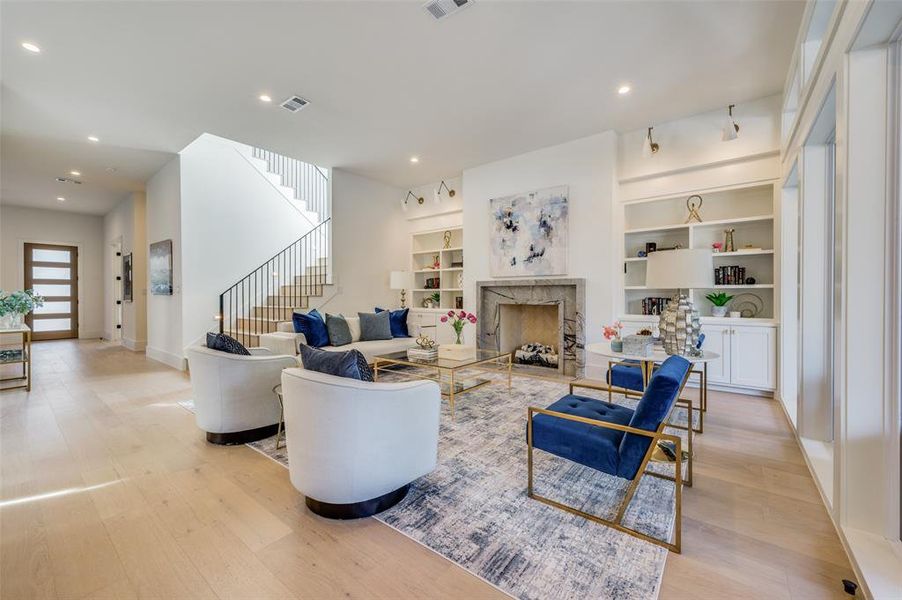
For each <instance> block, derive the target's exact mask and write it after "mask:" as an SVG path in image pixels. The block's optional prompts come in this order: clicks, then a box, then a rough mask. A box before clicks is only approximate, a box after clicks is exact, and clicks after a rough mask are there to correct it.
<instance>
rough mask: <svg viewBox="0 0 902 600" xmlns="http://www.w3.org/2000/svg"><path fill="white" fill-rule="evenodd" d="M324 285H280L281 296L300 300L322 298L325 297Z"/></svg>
mask: <svg viewBox="0 0 902 600" xmlns="http://www.w3.org/2000/svg"><path fill="white" fill-rule="evenodd" d="M323 285H324V284H323V283H315V284H306V283H305V284H303V285H297V284H295V285H280V286H279V295H280V296H287V297H290V298H297V299H298V300H300V299H302V298H309V297H311V296H322V295H323Z"/></svg>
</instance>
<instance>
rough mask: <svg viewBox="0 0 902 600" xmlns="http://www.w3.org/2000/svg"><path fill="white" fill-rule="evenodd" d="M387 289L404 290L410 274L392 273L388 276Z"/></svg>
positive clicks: (403, 272)
mask: <svg viewBox="0 0 902 600" xmlns="http://www.w3.org/2000/svg"><path fill="white" fill-rule="evenodd" d="M388 279H389V282H388V287H389V288H391V289H393V290H404V289H407V288H408V287H409V285H408V284H409V283H410V273H409V272H408V271H392V272H391V273H390V274H389V277H388Z"/></svg>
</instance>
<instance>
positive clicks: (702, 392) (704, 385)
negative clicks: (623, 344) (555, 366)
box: [570, 360, 708, 433]
mask: <svg viewBox="0 0 902 600" xmlns="http://www.w3.org/2000/svg"><path fill="white" fill-rule="evenodd" d="M646 364H647V363H646V362H645V361H639V365H638V366H639V368H640V369H641V370H642V389H643V390H644V389H645V386H646V385H648V380H649V379H651V376H652V373H653V372H654V370H655V368H656V367H657V365H655V366H654V367H652V368H651V369H650V370H648V371H646V370H647V367H646ZM616 365H623V366H625V367H636V366H637V365H636V364H635V363H631V362H627V361H625V360H609V361H608V372H607V380H606V382H610V381H613V373H612V369H613V368H614V367H615V366H616ZM689 375H690V376H691V375H698V399H699V402H698V404H699V407H698V408H695V406H694V405H693V404H692V401H691V400H689V399H687V398H680V400H684V401H686V402H689V405H690V407H691V409H690V410H692V411H695V412H698V421H697V423H698V429H694V430H693V431H695V433H704V432H705V413H706V412H708V363H707V362H705V363H702V368H701V369H697V368H690V369H689ZM687 382H688V380H687ZM578 387H585V388H591V389H594V390H605V389H606V390H607V391H608V402H611V401H612V398H613V393H614V392H615V391H616V392H617V393H620V394H623V395H624V396H636V397H642V392H637V391H636V390H630V389H627V388H622V387H619V386H615V385H613V384H612V383H608V384H607V386H606V387H597V386H596V387H592V386H589V385H584V384H582V383H580V384H579V385H578ZM570 388H571V389H570V393H571V394H572V393H573V386H572V385H571V386H570Z"/></svg>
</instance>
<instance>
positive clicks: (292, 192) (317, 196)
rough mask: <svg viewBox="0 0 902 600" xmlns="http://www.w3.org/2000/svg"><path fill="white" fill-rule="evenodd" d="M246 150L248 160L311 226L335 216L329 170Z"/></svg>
mask: <svg viewBox="0 0 902 600" xmlns="http://www.w3.org/2000/svg"><path fill="white" fill-rule="evenodd" d="M244 148H245V150H244V152H243V154H244V156H245V158H247V159H248V161H249V162H250V163H251V164H252V165H253V166H254V167H255V168H256V169H257V170H258V171H260V173H262V174H263V176H264V177H266V179H268V180H269V182H270V183H272V185H273V186H274V187H275V188H276V189H278V190H279V192H280V193H281V194H282V195H283V196H285V198H286V199H287V200H288V201H289V202H292V203H293V204H295V206H296V207H297V208H298V210H300V211H301V212H302V213H303V214H304V215H305V216H306V217H307V220H308V221H310V224H311V225H318V224H319V223H322V222H324V221H326V220H327V219H328V218H329V217H331V216H332V214H331V209H330V208H331V206H330V203H329V175H328V171H327V170H325V169H322V168H321V167H318V166H316V165H314V164H311V163H307V162H303V161H300V160H297V159H294V158H289V157H287V156H282V155H281V154H276V153H275V152H271V151H269V150H266V149H264V148H256V147H253V146H245V147H244Z"/></svg>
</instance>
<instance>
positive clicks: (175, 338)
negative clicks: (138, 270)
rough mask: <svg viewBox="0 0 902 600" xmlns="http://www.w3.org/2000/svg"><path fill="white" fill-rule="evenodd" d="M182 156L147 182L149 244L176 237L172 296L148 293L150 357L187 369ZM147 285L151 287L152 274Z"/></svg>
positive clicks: (148, 346)
mask: <svg viewBox="0 0 902 600" xmlns="http://www.w3.org/2000/svg"><path fill="white" fill-rule="evenodd" d="M179 161H180V158H179V157H176V158H173V159H172V160H171V161H169V162H168V163H166V166H164V167H163V168H162V169H160V171H159V172H157V174H156V175H154V176H153V177H151V178H150V180H149V181H148V182H147V189H146V194H147V204H146V222H147V236H146V237H147V239H146V245H147V246H148V248H149V247H150V244H152V243H154V242H159V241H163V240H167V239H171V240H172V288H173V289H172V295H171V296H154V295H151V294H148V295H147V356H148V357H150V358H153V359H154V360H158V361H160V362H163V363H166V364H168V365H169V366H171V367H175V368H177V369H184V368H185V360H184V353H183V347H184V346H183V344H182V301H181V299H182V234H181V214H180V212H181V208H180V207H181V189H180V176H179V171H180V167H179ZM144 287H145V288H147V289H148V290H149V289H150V273H147V274H146V277H145V284H144Z"/></svg>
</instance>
